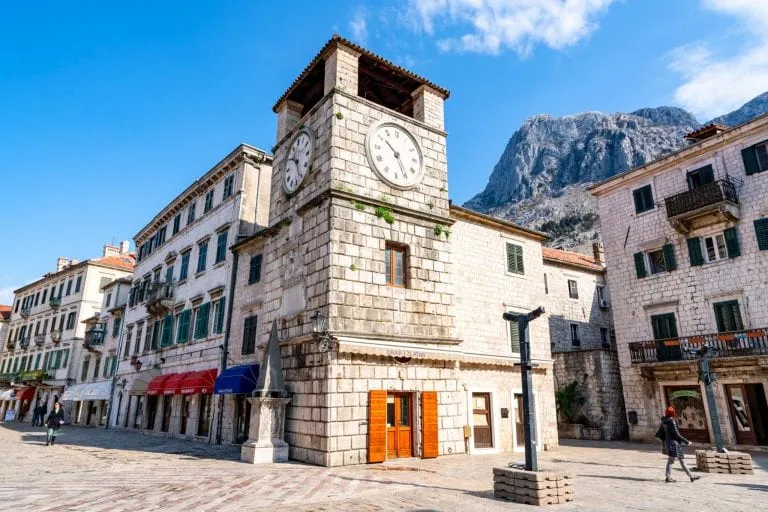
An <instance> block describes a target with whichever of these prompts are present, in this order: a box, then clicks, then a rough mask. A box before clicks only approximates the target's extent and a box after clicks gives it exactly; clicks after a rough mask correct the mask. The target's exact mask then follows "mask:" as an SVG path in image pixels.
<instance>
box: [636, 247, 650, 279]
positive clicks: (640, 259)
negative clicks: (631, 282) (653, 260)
mask: <svg viewBox="0 0 768 512" xmlns="http://www.w3.org/2000/svg"><path fill="white" fill-rule="evenodd" d="M635 272H636V273H637V278H638V279H642V278H644V277H645V276H647V275H648V273H647V272H646V270H645V255H644V254H643V253H642V252H636V253H635Z"/></svg>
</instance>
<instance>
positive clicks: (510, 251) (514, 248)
mask: <svg viewBox="0 0 768 512" xmlns="http://www.w3.org/2000/svg"><path fill="white" fill-rule="evenodd" d="M507 271H508V272H512V273H514V274H524V273H525V267H524V265H523V248H522V247H520V246H519V245H515V244H510V243H508V244H507Z"/></svg>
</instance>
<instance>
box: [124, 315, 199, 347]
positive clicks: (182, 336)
mask: <svg viewBox="0 0 768 512" xmlns="http://www.w3.org/2000/svg"><path fill="white" fill-rule="evenodd" d="M191 316H192V310H191V309H186V310H184V311H182V312H181V314H180V315H179V326H178V328H177V331H176V333H177V334H176V343H185V342H186V341H187V340H189V320H190V317H191ZM139 332H141V331H139ZM137 339H138V338H137Z"/></svg>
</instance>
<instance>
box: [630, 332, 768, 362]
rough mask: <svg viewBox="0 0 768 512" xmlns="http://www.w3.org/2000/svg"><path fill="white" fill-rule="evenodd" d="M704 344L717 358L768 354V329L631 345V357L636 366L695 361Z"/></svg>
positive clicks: (642, 342) (650, 341)
mask: <svg viewBox="0 0 768 512" xmlns="http://www.w3.org/2000/svg"><path fill="white" fill-rule="evenodd" d="M703 345H706V346H708V347H709V348H712V349H714V350H715V351H716V352H715V357H716V358H724V357H743V356H760V355H768V328H760V329H749V330H745V331H733V332H720V333H713V334H701V335H696V336H686V337H682V338H670V339H666V340H649V341H641V342H637V343H630V344H629V355H630V360H631V361H632V364H640V363H661V362H668V361H694V360H696V359H698V357H697V355H696V353H695V352H696V351H697V350H698V349H699V348H701V347H702V346H703Z"/></svg>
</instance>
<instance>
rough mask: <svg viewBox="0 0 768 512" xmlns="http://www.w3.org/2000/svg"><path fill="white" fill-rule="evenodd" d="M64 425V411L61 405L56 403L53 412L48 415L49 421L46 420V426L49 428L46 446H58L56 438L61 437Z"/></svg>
mask: <svg viewBox="0 0 768 512" xmlns="http://www.w3.org/2000/svg"><path fill="white" fill-rule="evenodd" d="M63 424H64V410H63V409H62V408H61V404H60V403H59V402H56V403H54V404H53V410H52V411H51V414H49V415H48V419H47V420H45V426H46V427H48V438H47V440H46V441H45V446H48V445H49V444H51V445H52V444H56V436H57V435H59V429H60V428H61V426H62V425H63Z"/></svg>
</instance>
